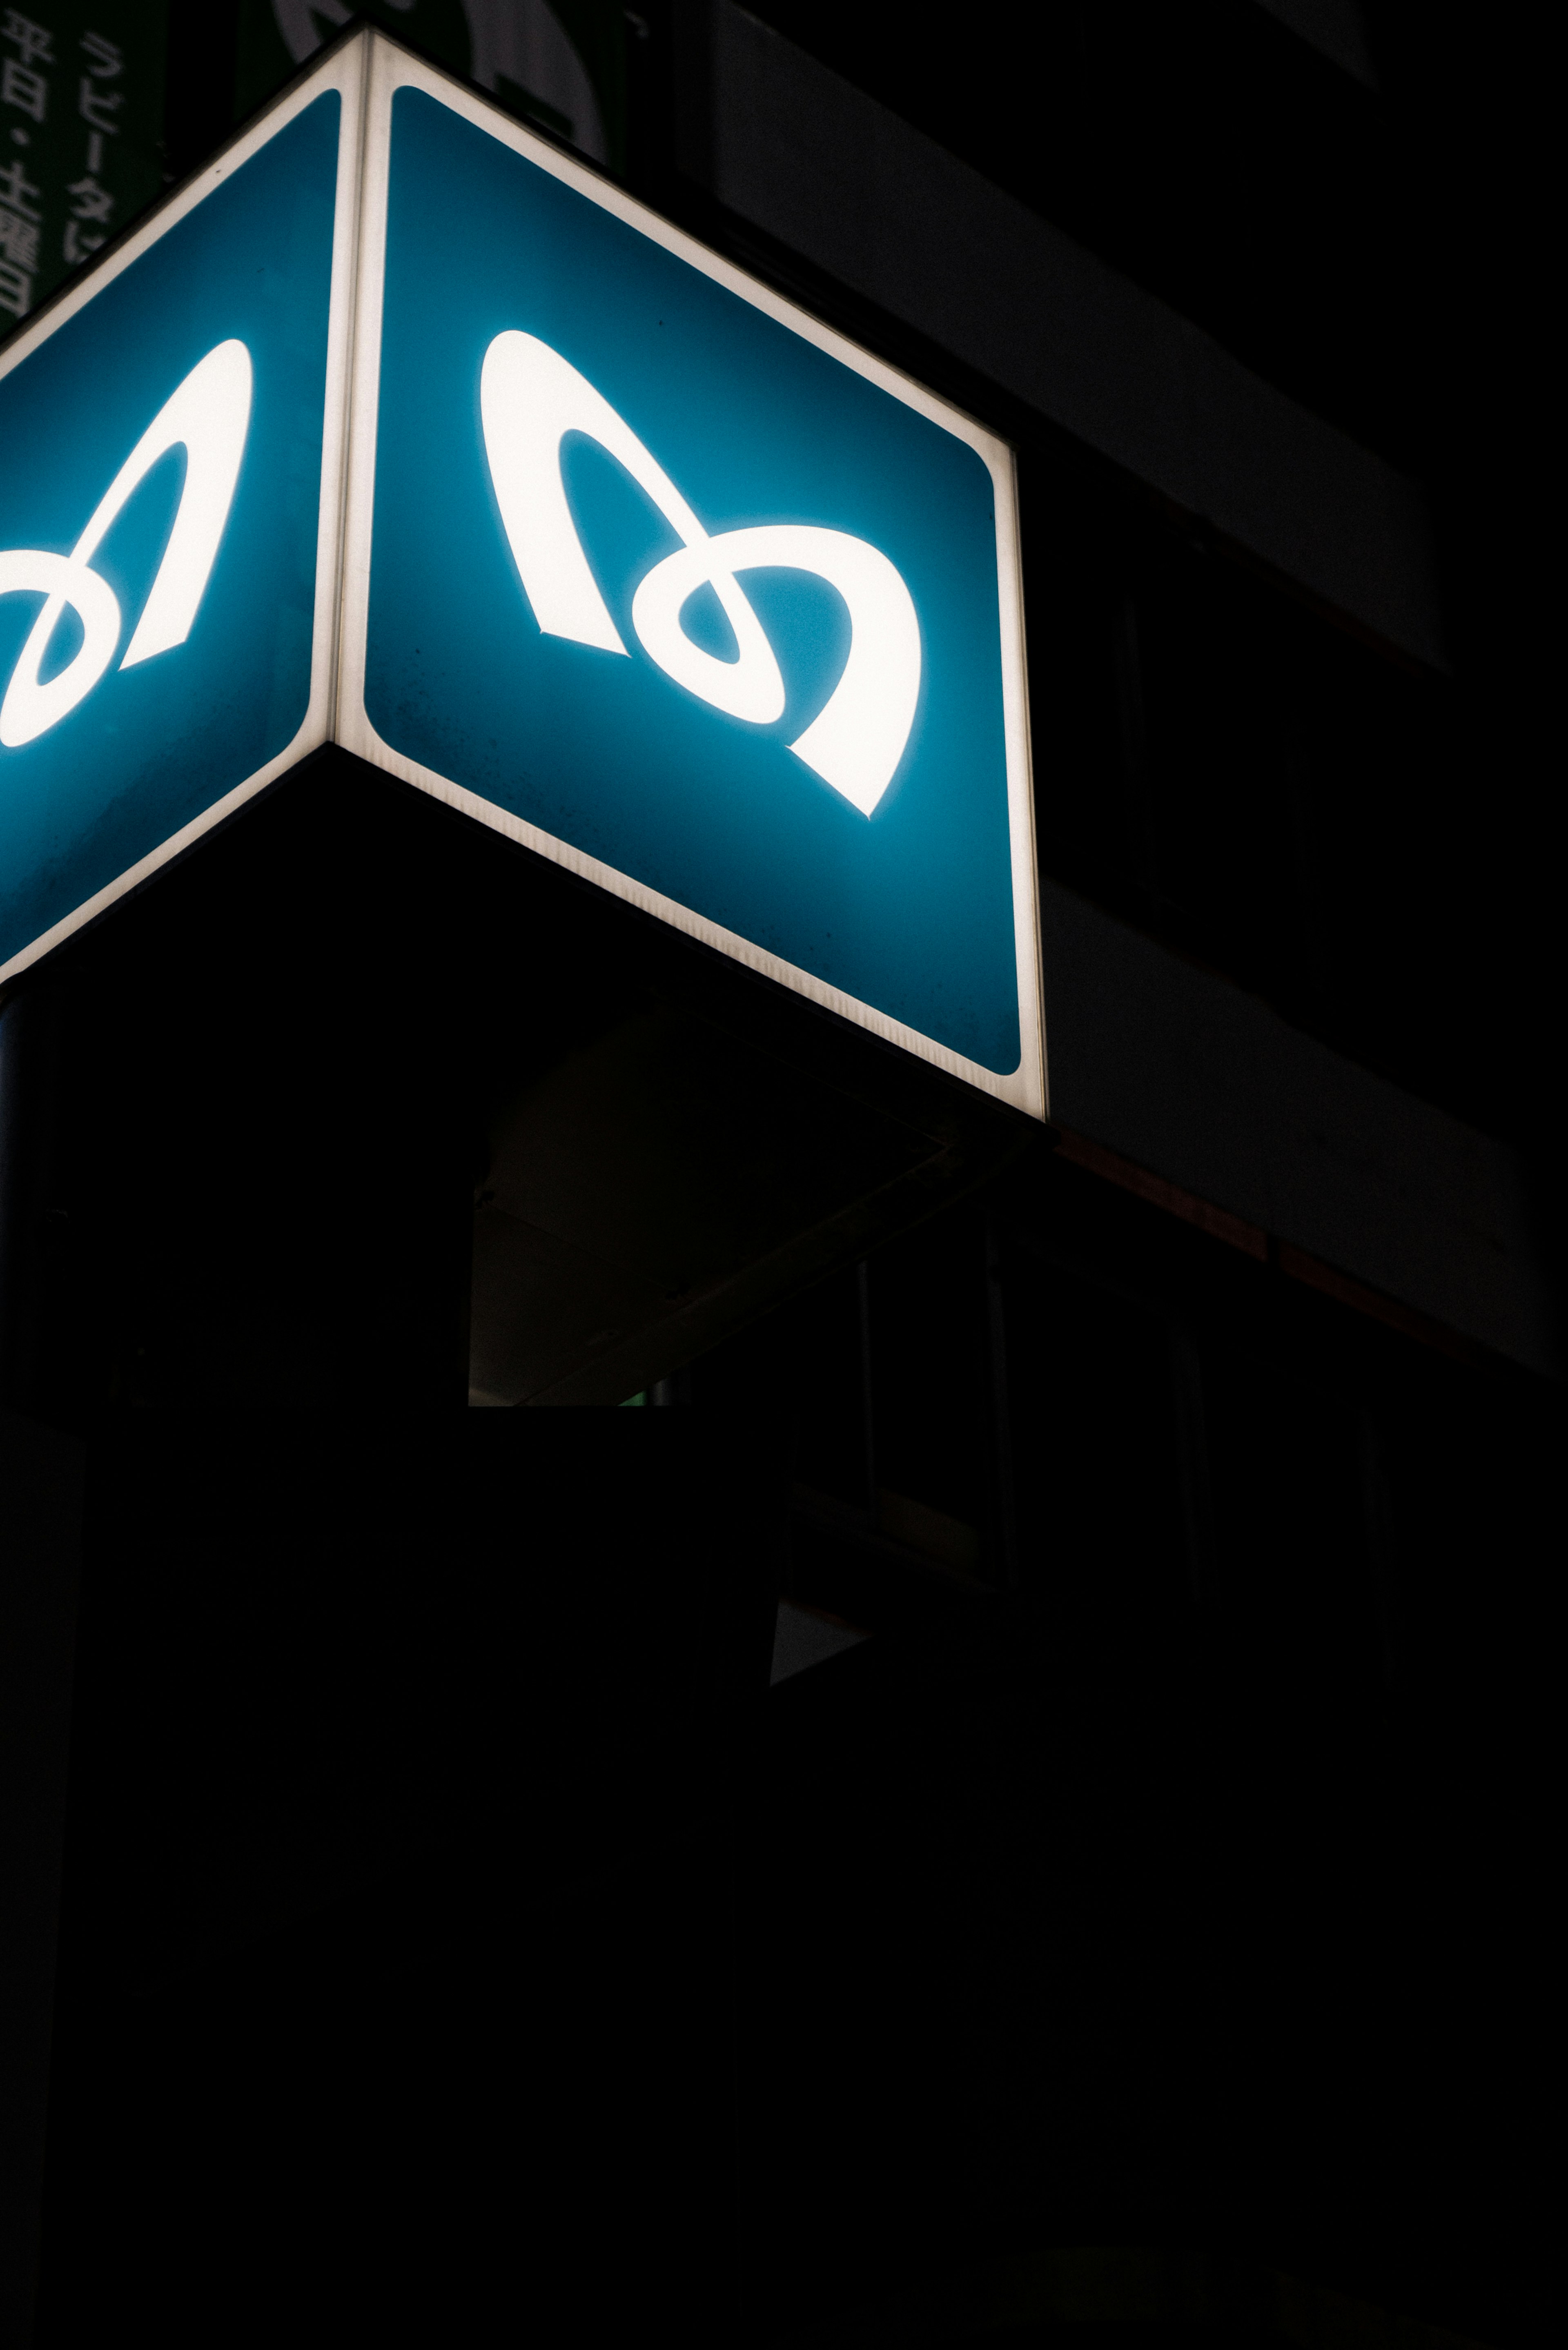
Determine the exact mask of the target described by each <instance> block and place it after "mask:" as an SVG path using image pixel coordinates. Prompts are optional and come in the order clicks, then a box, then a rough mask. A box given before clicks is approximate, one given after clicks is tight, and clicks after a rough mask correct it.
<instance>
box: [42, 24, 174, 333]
mask: <svg viewBox="0 0 1568 2350" xmlns="http://www.w3.org/2000/svg"><path fill="white" fill-rule="evenodd" d="M167 22H168V10H167V7H166V6H165V5H158V0H154V5H148V0H88V5H81V0H35V5H34V6H33V7H32V8H31V9H26V10H24V9H21V8H0V331H3V330H4V329H5V328H6V327H7V326H9V325H10V323H11V322H12V321H13V320H14V319H16V318H25V317H26V315H27V313H28V311H29V310H32V309H34V308H36V306H37V304H38V303H39V302H41V301H42V300H43V298H44V296H46V295H47V294H52V293H53V291H54V289H55V287H56V286H57V285H58V284H59V283H60V281H61V279H62V278H65V277H68V276H70V274H71V272H72V271H73V270H74V269H76V268H78V266H79V265H80V264H81V263H82V262H84V261H86V260H88V258H89V257H90V255H93V254H94V253H96V252H97V251H98V248H99V245H100V244H107V243H108V242H109V238H110V237H111V236H114V235H115V234H118V232H119V230H120V229H122V228H123V227H124V226H125V225H126V224H127V222H128V221H130V220H133V219H134V218H135V216H136V214H137V213H139V212H140V211H141V209H142V207H143V206H144V205H146V204H149V203H151V201H152V199H153V197H154V196H156V195H158V194H160V193H161V191H162V187H163V158H162V152H161V147H160V144H159V140H160V136H161V131H162V129H163V74H164V58H165V54H166V49H167Z"/></svg>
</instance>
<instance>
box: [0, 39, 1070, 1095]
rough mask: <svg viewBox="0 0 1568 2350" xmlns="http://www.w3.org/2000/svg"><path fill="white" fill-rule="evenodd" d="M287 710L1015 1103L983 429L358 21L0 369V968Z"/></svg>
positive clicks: (123, 877) (1026, 991)
mask: <svg viewBox="0 0 1568 2350" xmlns="http://www.w3.org/2000/svg"><path fill="white" fill-rule="evenodd" d="M354 288H357V292H353V293H352V301H351V289H354ZM345 461H346V463H347V476H346V495H345V494H343V493H344V488H345V481H344V476H343V474H342V472H341V468H342V466H343V464H344V463H345ZM339 653H340V656H341V658H340V660H339V658H338V656H339ZM332 737H336V739H337V740H338V741H340V742H342V743H346V744H348V746H349V747H350V748H351V749H353V750H355V751H358V753H359V754H361V755H363V756H365V757H367V758H369V759H371V760H373V761H375V762H376V763H377V764H380V765H382V766H384V767H386V768H388V769H389V770H390V771H391V772H392V773H393V774H395V775H400V776H402V777H403V778H404V779H405V780H406V781H408V782H410V783H413V784H415V785H419V786H420V787H421V788H422V789H425V790H428V791H431V792H435V793H438V794H440V795H441V796H442V797H444V798H446V799H448V800H450V801H452V802H455V803H456V804H457V805H458V806H462V807H463V808H465V809H466V810H467V811H468V812H469V813H470V814H472V816H476V817H478V818H479V819H480V820H482V821H483V822H485V823H487V824H490V825H493V826H494V827H496V828H497V829H499V830H502V831H504V832H506V833H508V834H510V835H511V836H512V837H514V838H516V839H519V840H522V841H524V843H526V844H527V845H528V846H529V847H533V848H535V849H536V850H538V851H539V852H541V853H542V854H544V855H546V856H549V857H552V858H556V859H557V860H559V861H561V862H564V863H567V864H569V865H572V866H573V867H574V868H576V869H577V870H578V871H580V872H583V873H585V874H587V876H589V878H591V879H594V880H595V881H597V882H598V883H599V884H600V885H601V886H603V887H604V888H607V889H612V890H614V891H616V892H617V893H618V894H619V895H622V896H624V897H628V898H630V899H634V900H635V901H636V902H638V903H639V904H640V905H642V906H644V907H646V908H648V909H649V910H651V911H653V912H655V913H657V914H659V916H661V917H662V918H663V919H664V920H669V921H670V922H673V923H676V924H678V925H679V926H680V927H681V928H683V929H685V930H687V931H690V932H691V933H693V934H694V935H696V936H698V937H700V938H702V939H704V940H706V941H709V942H710V943H711V944H713V945H715V946H717V947H719V948H720V949H721V950H722V951H725V952H727V953H730V954H733V955H737V956H740V957H742V959H744V960H746V961H747V962H751V963H752V964H753V966H754V967H756V968H758V969H760V970H762V971H763V972H768V973H769V974H770V975H772V976H773V977H774V978H776V979H778V980H779V981H780V982H781V983H783V984H784V985H786V986H789V987H792V988H794V989H796V990H797V991H799V992H801V993H806V994H808V995H810V996H812V997H814V998H815V1000H817V1001H818V1002H820V1003H826V1004H828V1005H830V1006H831V1007H832V1008H833V1009H835V1010H836V1011H838V1012H841V1013H843V1014H845V1015H846V1016H847V1017H849V1018H851V1019H854V1020H857V1021H858V1022H860V1023H861V1024H865V1025H867V1026H870V1027H873V1028H875V1029H877V1031H878V1032H879V1033H881V1034H883V1035H886V1036H888V1037H889V1038H891V1039H893V1040H894V1041H896V1042H898V1043H900V1044H903V1045H907V1046H909V1048H910V1049H911V1050H914V1051H916V1052H919V1053H921V1054H923V1055H925V1056H926V1057H928V1058H929V1059H933V1060H936V1061H938V1062H940V1063H941V1064H943V1065H944V1066H948V1067H950V1068H951V1069H953V1070H954V1071H956V1072H957V1073H958V1074H960V1075H961V1076H965V1077H967V1078H969V1079H970V1080H971V1082H973V1083H976V1084H979V1085H981V1086H983V1087H986V1088H987V1089H988V1090H990V1091H992V1092H994V1093H997V1094H1000V1095H1002V1096H1003V1097H1006V1098H1009V1099H1011V1100H1013V1101H1015V1102H1017V1103H1018V1104H1019V1105H1020V1106H1021V1107H1025V1108H1028V1109H1032V1110H1034V1111H1036V1112H1040V1111H1043V1110H1044V1066H1043V1046H1042V1037H1041V1024H1040V1007H1039V981H1038V957H1037V949H1036V941H1035V912H1034V887H1033V841H1032V835H1031V820H1030V787H1029V772H1028V753H1027V739H1026V715H1025V705H1024V693H1023V649H1022V626H1021V617H1020V604H1019V594H1018V581H1017V551H1016V525H1015V514H1014V497H1013V482H1012V461H1011V457H1010V455H1009V453H1008V452H1007V451H1006V450H1005V449H1004V448H1003V447H1002V444H1001V443H999V442H996V441H995V439H994V438H993V437H992V435H990V434H988V433H986V432H983V431H982V430H981V428H980V427H978V426H976V425H974V424H973V423H972V422H971V421H970V420H968V419H966V418H963V417H961V416H960V415H958V413H957V412H956V411H953V410H951V409H950V408H948V407H947V406H946V405H945V404H944V403H943V402H941V401H940V400H937V399H935V397H934V396H933V395H931V394H929V393H927V392H925V391H923V390H921V389H920V388H919V386H917V385H915V384H912V383H910V382H909V380H907V379H905V378H902V377H900V376H898V375H897V374H895V373H894V371H893V370H891V369H888V368H886V367H884V366H883V365H882V364H881V363H880V362H879V361H877V360H876V359H873V358H872V357H870V356H869V355H868V354H867V353H865V352H864V351H861V350H859V349H858V348H856V347H855V346H853V345H851V344H849V343H847V342H846V341H845V340H844V338H841V337H839V336H836V335H835V334H833V333H832V332H831V331H830V330H828V329H827V328H824V327H822V326H821V325H819V324H818V323H817V322H815V321H814V320H812V319H810V318H809V317H806V316H805V314H804V313H802V312H800V311H798V310H796V309H795V308H794V307H793V306H792V305H790V304H788V303H787V302H785V301H784V300H783V299H782V298H781V297H779V296H775V295H774V294H773V293H772V292H771V291H769V289H767V288H765V287H763V286H761V285H759V284H757V283H756V282H755V281H753V280H752V279H749V278H747V277H746V276H743V274H742V273H741V272H739V271H737V270H735V269H733V268H732V266H731V265H729V264H727V263H725V262H723V261H722V260H721V259H719V258H718V257H717V256H715V255H711V254H710V253H707V252H706V251H705V250H704V249H703V248H701V247H700V246H698V245H696V244H693V243H692V242H691V240H690V239H688V238H686V237H684V236H683V235H681V234H680V233H679V232H678V231H676V230H674V229H672V228H670V226H669V225H668V224H665V223H663V222H660V221H659V220H658V219H657V218H656V217H655V216H654V215H652V214H650V213H647V212H646V211H645V210H643V209H642V208H641V207H639V206H638V205H636V204H635V203H632V202H631V201H630V199H628V197H626V196H625V195H623V194H622V193H621V192H619V191H618V189H616V188H614V187H613V186H612V185H611V184H610V183H609V182H606V181H603V180H600V179H598V178H597V177H596V176H595V175H594V174H593V173H592V172H590V171H588V170H587V169H586V168H585V167H584V166H583V165H581V164H580V163H578V162H576V161H574V160H572V159H571V158H569V157H567V156H566V155H565V154H563V153H561V152H559V151H556V150H555V149H553V148H551V147H550V146H548V145H547V144H546V143H545V142H544V141H542V140H538V139H537V138H535V137H534V136H533V135H532V134H531V133H529V132H527V131H525V130H523V129H522V128H521V126H520V125H518V124H517V123H515V122H514V121H512V120H510V119H509V118H508V117H506V116H504V115H503V114H501V113H499V112H498V111H497V110H496V109H493V108H491V107H488V106H487V105H486V104H485V103H484V101H483V100H482V99H478V98H475V97H474V96H473V95H472V93H470V92H468V91H465V90H463V89H462V88H459V87H458V86H457V85H454V84H452V83H450V82H448V81H446V80H445V79H444V78H443V77H441V75H439V74H437V73H435V72H434V71H433V70H431V69H430V68H425V67H423V66H422V65H420V64H419V63H418V62H417V61H416V60H414V59H412V58H410V57H408V56H407V54H406V53H405V52H403V51H401V50H400V49H398V48H397V47H396V46H395V45H394V44H391V43H389V42H386V41H384V40H381V39H379V37H377V36H372V35H369V34H366V35H363V36H359V37H358V39H357V40H355V41H354V42H352V43H350V44H348V45H346V46H345V47H343V48H342V49H340V50H338V51H337V53H335V55H333V56H331V57H328V58H327V60H326V61H325V62H324V64H323V66H322V68H320V70H319V72H318V74H317V76H316V77H314V78H312V80H311V81H309V82H307V83H306V84H305V85H304V86H303V87H302V88H299V89H298V90H296V91H295V92H293V93H291V95H290V96H289V98H287V99H285V100H283V101H281V102H280V106H279V108H278V109H277V110H276V111H275V113H274V114H273V115H272V116H271V117H270V118H269V119H267V120H265V121H264V122H263V123H262V124H261V125H260V126H259V127H258V128H257V130H254V131H253V132H251V133H249V134H247V135H246V137H245V139H244V140H242V141H240V142H239V144H238V145H237V146H236V148H235V149H234V151H231V153H230V154H229V155H228V156H227V157H226V158H223V159H221V160H220V162H219V163H218V164H217V165H216V166H214V167H213V171H212V172H209V173H208V174H207V175H206V176H205V178H204V179H203V180H202V182H200V183H198V185H197V186H196V187H195V188H194V189H192V190H191V191H187V192H183V193H182V195H181V196H179V197H176V198H174V199H173V200H171V203H170V205H169V206H167V207H166V208H165V210H164V212H163V213H161V215H160V216H158V217H157V218H156V219H155V220H154V221H153V222H151V224H149V225H148V226H147V227H146V228H145V229H144V230H143V231H141V232H140V233H139V234H138V236H137V237H135V238H133V239H132V240H131V241H130V244H127V245H126V246H125V247H124V248H122V249H121V251H120V252H119V253H118V254H116V255H111V256H109V258H108V259H107V260H106V261H105V262H104V264H103V265H101V266H100V268H99V270H98V271H97V272H96V273H94V274H93V275H92V276H89V277H88V279H86V280H84V281H83V283H82V284H81V285H80V286H78V288H76V289H75V290H74V291H73V292H72V293H71V294H70V295H69V296H67V297H66V300H65V301H64V303H62V304H61V305H60V306H59V307H58V308H57V310H56V311H55V312H54V313H52V314H49V315H47V316H46V317H41V318H39V319H38V320H37V321H36V323H31V324H29V326H28V327H27V328H26V329H24V330H23V332H22V333H21V335H19V336H18V337H17V338H14V339H13V342H12V344H11V346H10V347H9V348H8V349H7V351H6V352H5V354H4V356H3V357H0V974H3V973H4V972H5V971H7V970H15V969H17V968H19V967H20V966H21V965H22V964H23V963H25V962H28V961H30V960H33V959H34V958H36V955H37V954H38V953H39V952H42V951H46V950H47V947H48V946H49V945H50V944H51V943H53V942H54V941H56V940H57V939H59V938H61V937H63V936H65V935H67V933H68V931H70V930H71V929H72V928H73V927H75V926H76V925H77V924H78V923H79V922H80V921H82V920H88V919H90V918H91V916H92V915H93V914H94V913H95V912H97V911H98V910H100V909H101V908H102V907H103V906H105V905H106V904H108V903H109V902H110V901H111V899H113V898H114V896H115V895H117V894H118V893H119V892H120V891H122V890H123V889H126V888H128V887H130V886H133V885H134V884H135V883H136V882H137V881H138V880H139V879H140V878H142V877H143V876H144V875H145V874H146V873H148V872H149V871H151V869H152V868H153V867H154V866H155V865H156V864H157V863H158V862H159V861H161V859H163V858H167V857H169V856H171V855H173V854H176V853H178V851H179V850H180V849H182V847H184V846H186V845H188V843H189V842H190V841H191V840H192V839H193V838H194V837H196V836H197V834H199V832H200V831H201V830H202V828H203V827H205V826H207V825H210V824H211V823H213V822H215V821H218V820H220V819H221V818H222V817H223V816H225V815H226V814H227V813H228V812H229V811H230V810H231V809H232V808H234V806H238V805H239V804H240V802H241V801H242V800H243V799H244V798H245V797H246V796H247V795H250V794H252V793H254V791H256V790H258V789H261V788H263V787H264V786H265V785H266V784H267V783H268V782H269V781H270V780H272V779H273V778H274V777H275V775H279V774H281V773H282V772H284V771H285V770H286V768H287V767H289V766H290V765H292V764H295V763H296V762H297V761H298V760H299V759H300V758H302V757H303V756H304V755H305V754H306V752H307V751H309V750H311V749H313V748H314V747H316V745H317V743H320V742H323V741H326V740H327V739H329V738H332Z"/></svg>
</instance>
